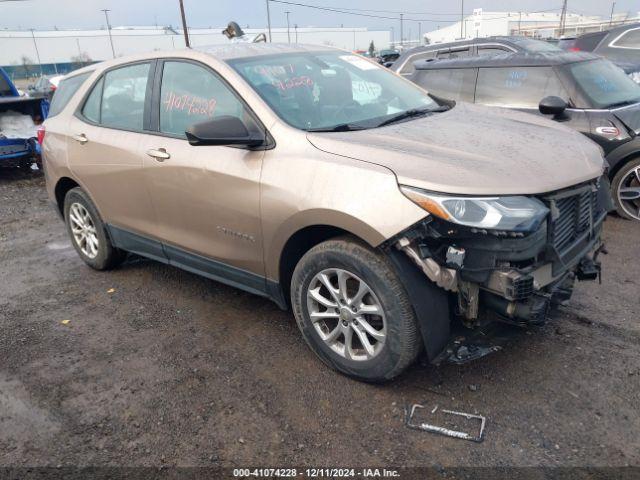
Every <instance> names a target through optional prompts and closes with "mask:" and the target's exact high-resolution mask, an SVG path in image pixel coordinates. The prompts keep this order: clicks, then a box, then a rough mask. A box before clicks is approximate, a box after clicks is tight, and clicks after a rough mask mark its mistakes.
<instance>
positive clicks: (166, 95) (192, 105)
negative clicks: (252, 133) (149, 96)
mask: <svg viewBox="0 0 640 480" xmlns="http://www.w3.org/2000/svg"><path fill="white" fill-rule="evenodd" d="M160 102H161V104H160V131H161V132H164V133H170V134H173V135H180V136H184V132H185V131H186V130H187V128H188V127H189V126H190V125H193V124H194V123H199V122H203V121H205V120H207V119H210V118H215V117H219V116H221V115H231V116H234V117H238V118H241V119H244V116H245V115H244V114H245V108H244V105H243V104H242V102H241V101H240V100H239V99H238V98H237V97H236V96H235V95H234V94H233V92H232V91H231V90H230V89H229V87H227V86H226V85H225V84H224V83H223V82H222V80H220V79H219V78H218V77H217V76H216V75H215V74H214V73H213V72H211V71H209V70H207V69H206V68H204V67H201V66H199V65H194V64H193V63H188V62H165V63H164V68H163V71H162V84H161V86H160Z"/></svg>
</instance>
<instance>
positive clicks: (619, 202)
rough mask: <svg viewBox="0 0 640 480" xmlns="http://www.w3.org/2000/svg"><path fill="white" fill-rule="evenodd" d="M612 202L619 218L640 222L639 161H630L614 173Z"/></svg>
mask: <svg viewBox="0 0 640 480" xmlns="http://www.w3.org/2000/svg"><path fill="white" fill-rule="evenodd" d="M612 190H613V200H614V202H615V204H616V210H617V211H618V214H619V215H620V216H621V217H624V218H626V219H628V220H640V159H636V160H632V161H630V162H628V163H627V164H626V165H623V167H622V168H621V169H620V170H619V171H618V173H616V176H615V177H613V182H612Z"/></svg>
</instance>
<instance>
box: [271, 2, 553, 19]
mask: <svg viewBox="0 0 640 480" xmlns="http://www.w3.org/2000/svg"><path fill="white" fill-rule="evenodd" d="M267 2H273V3H282V4H284V5H294V6H296V7H303V8H311V9H314V10H322V11H326V12H332V13H341V14H345V15H354V16H358V17H367V18H379V19H384V20H398V17H390V16H385V15H375V14H372V13H360V12H366V11H370V10H365V9H351V8H342V7H340V8H336V7H321V6H319V5H309V4H307V3H300V2H292V1H288V0H267ZM556 10H560V8H550V9H546V10H538V11H535V12H530V13H546V12H553V11H556ZM380 12H382V11H380ZM397 13H398V14H403V15H404V14H405V13H408V12H397ZM414 13H418V12H414ZM443 15H444V14H443ZM447 15H449V14H447ZM459 15H460V14H459V13H456V14H455V19H451V20H445V19H442V18H438V19H433V18H407V17H403V19H404V20H407V21H411V22H431V23H438V22H457V21H459V20H458V18H459ZM467 15H469V14H467ZM505 18H511V15H504V16H501V17H492V18H485V19H484V20H483V21H491V20H499V19H505Z"/></svg>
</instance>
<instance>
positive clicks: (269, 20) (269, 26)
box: [266, 0, 271, 42]
mask: <svg viewBox="0 0 640 480" xmlns="http://www.w3.org/2000/svg"><path fill="white" fill-rule="evenodd" d="M266 2H267V29H268V30H269V42H271V13H270V12H269V0H266Z"/></svg>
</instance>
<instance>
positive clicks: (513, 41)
mask: <svg viewBox="0 0 640 480" xmlns="http://www.w3.org/2000/svg"><path fill="white" fill-rule="evenodd" d="M515 52H523V53H525V52H529V53H540V52H560V49H559V48H558V47H557V46H555V45H553V44H551V43H549V42H543V41H542V40H534V39H532V38H526V37H516V36H511V37H507V36H504V37H502V36H501V37H486V38H474V39H473V40H463V41H457V42H451V43H436V44H433V45H425V46H422V47H416V48H412V49H411V50H407V51H406V52H404V53H403V54H402V55H401V56H400V58H398V59H397V60H396V61H395V63H394V64H393V66H392V67H391V69H392V70H393V71H395V72H397V73H399V74H400V75H402V76H405V77H407V76H409V75H411V74H412V73H413V70H414V67H413V62H417V61H419V60H436V59H438V60H443V59H448V58H466V57H477V56H479V57H485V56H492V55H502V54H505V53H515Z"/></svg>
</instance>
